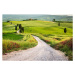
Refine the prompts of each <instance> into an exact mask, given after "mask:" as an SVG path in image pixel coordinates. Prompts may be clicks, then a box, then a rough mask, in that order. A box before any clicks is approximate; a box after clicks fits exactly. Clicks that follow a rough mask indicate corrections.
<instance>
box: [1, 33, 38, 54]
mask: <svg viewBox="0 0 75 75" xmlns="http://www.w3.org/2000/svg"><path fill="white" fill-rule="evenodd" d="M6 35H7V36H8V37H6V36H4V39H3V44H2V46H3V54H5V53H7V52H11V51H15V50H24V49H28V48H31V47H34V46H36V45H37V41H36V40H35V39H34V37H33V36H32V35H30V34H18V36H17V34H13V36H14V37H12V36H9V35H10V34H6ZM11 35H12V34H11ZM15 36H16V38H15Z"/></svg>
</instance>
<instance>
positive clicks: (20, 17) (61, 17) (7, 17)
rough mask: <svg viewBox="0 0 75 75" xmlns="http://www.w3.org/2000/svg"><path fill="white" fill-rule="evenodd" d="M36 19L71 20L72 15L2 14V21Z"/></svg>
mask: <svg viewBox="0 0 75 75" xmlns="http://www.w3.org/2000/svg"><path fill="white" fill-rule="evenodd" d="M30 18H32V19H38V20H44V21H52V20H53V19H56V21H72V20H73V16H68V15H21V14H20V15H13V14H12V15H7V14H4V15H3V21H7V20H10V21H21V20H26V19H30Z"/></svg>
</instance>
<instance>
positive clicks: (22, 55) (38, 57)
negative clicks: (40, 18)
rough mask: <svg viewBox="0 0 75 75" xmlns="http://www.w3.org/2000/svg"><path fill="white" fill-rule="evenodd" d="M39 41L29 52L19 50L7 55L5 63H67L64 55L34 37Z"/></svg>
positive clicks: (4, 56) (4, 57) (4, 58)
mask: <svg viewBox="0 0 75 75" xmlns="http://www.w3.org/2000/svg"><path fill="white" fill-rule="evenodd" d="M33 37H34V38H35V39H36V40H37V41H38V45H37V46H36V47H34V48H30V49H27V50H19V51H14V52H10V53H7V55H3V60H4V61H67V60H68V58H67V57H65V55H64V53H63V52H61V51H59V50H55V49H53V48H52V47H50V46H49V45H48V44H46V43H45V42H44V41H42V40H40V39H39V38H38V37H36V36H33Z"/></svg>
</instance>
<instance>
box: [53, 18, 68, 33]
mask: <svg viewBox="0 0 75 75" xmlns="http://www.w3.org/2000/svg"><path fill="white" fill-rule="evenodd" d="M52 21H53V22H57V21H55V19H53V20H52ZM58 26H60V22H59V21H58ZM66 32H67V29H66V28H64V33H66Z"/></svg>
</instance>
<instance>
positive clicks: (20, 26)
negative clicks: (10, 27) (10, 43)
mask: <svg viewBox="0 0 75 75" xmlns="http://www.w3.org/2000/svg"><path fill="white" fill-rule="evenodd" d="M17 27H19V30H20V33H24V27H22V25H21V24H17V25H16V26H15V30H17Z"/></svg>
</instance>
